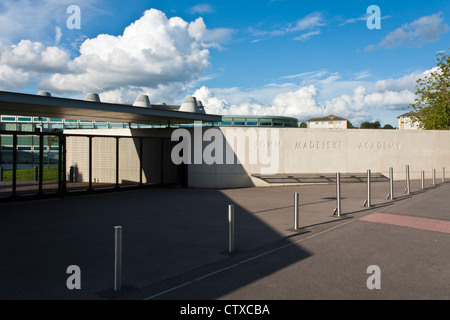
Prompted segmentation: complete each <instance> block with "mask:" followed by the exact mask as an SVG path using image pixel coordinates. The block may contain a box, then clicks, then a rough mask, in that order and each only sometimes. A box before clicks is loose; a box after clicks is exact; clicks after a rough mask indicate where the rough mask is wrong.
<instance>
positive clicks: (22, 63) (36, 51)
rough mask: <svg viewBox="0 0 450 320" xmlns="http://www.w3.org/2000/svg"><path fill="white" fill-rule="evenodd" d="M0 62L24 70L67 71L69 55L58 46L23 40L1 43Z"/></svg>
mask: <svg viewBox="0 0 450 320" xmlns="http://www.w3.org/2000/svg"><path fill="white" fill-rule="evenodd" d="M0 63H1V64H2V65H5V66H8V67H10V68H13V69H15V70H21V71H23V72H47V73H51V72H61V73H63V72H67V71H68V68H67V66H68V63H69V55H68V54H67V52H65V51H64V50H62V49H59V48H58V47H46V46H44V45H43V44H42V43H40V42H32V41H30V40H22V41H20V42H19V43H18V44H17V45H12V46H4V45H2V44H0Z"/></svg>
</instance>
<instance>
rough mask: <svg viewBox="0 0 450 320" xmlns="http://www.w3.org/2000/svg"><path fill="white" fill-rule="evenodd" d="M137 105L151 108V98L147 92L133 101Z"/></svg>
mask: <svg viewBox="0 0 450 320" xmlns="http://www.w3.org/2000/svg"><path fill="white" fill-rule="evenodd" d="M133 106H135V107H142V108H151V107H152V105H151V104H150V99H149V98H148V96H147V95H145V94H140V95H138V97H137V98H136V100H135V101H134V103H133Z"/></svg>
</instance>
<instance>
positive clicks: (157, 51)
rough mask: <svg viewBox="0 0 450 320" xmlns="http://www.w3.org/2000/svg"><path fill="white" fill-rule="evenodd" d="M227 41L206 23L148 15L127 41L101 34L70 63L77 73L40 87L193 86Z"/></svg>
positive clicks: (157, 13)
mask: <svg viewBox="0 0 450 320" xmlns="http://www.w3.org/2000/svg"><path fill="white" fill-rule="evenodd" d="M226 36H228V34H227V32H226V31H225V30H208V29H207V28H206V26H205V24H204V21H203V19H202V18H198V19H197V20H195V21H193V22H190V23H189V22H186V21H184V20H183V19H181V18H179V17H173V18H170V19H168V18H167V17H166V16H165V14H164V13H163V12H161V11H158V10H155V9H151V10H147V11H146V12H145V13H144V15H143V16H142V17H141V18H140V19H139V20H137V21H135V22H134V23H132V24H131V25H130V26H128V27H127V28H125V30H124V32H123V34H122V35H119V36H112V35H107V34H101V35H99V36H97V37H96V38H93V39H87V40H86V41H84V42H83V44H82V45H81V47H80V50H79V52H80V55H79V56H78V57H77V58H75V59H74V60H73V61H70V63H69V67H70V69H71V70H72V72H71V73H70V74H62V73H55V74H53V75H51V76H50V77H49V78H45V79H43V80H42V81H41V83H40V87H45V88H47V89H48V90H49V91H54V92H79V91H82V92H88V91H97V92H102V91H109V92H115V91H114V90H115V89H117V88H121V87H129V88H136V87H138V88H139V87H140V88H157V87H158V86H160V85H163V86H164V85H168V84H171V83H179V84H187V83H189V82H191V81H195V80H196V79H198V78H199V77H200V76H201V75H202V74H203V71H204V70H205V69H206V68H208V67H209V66H210V62H209V50H208V47H209V46H210V45H211V42H210V41H215V40H219V41H221V40H222V39H224V38H226Z"/></svg>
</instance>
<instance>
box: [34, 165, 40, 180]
mask: <svg viewBox="0 0 450 320" xmlns="http://www.w3.org/2000/svg"><path fill="white" fill-rule="evenodd" d="M34 181H39V167H38V166H35V167H34Z"/></svg>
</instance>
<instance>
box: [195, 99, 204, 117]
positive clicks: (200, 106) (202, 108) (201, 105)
mask: <svg viewBox="0 0 450 320" xmlns="http://www.w3.org/2000/svg"><path fill="white" fill-rule="evenodd" d="M197 105H198V112H199V113H203V114H206V111H205V107H204V106H203V103H202V102H201V101H200V100H199V101H197Z"/></svg>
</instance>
